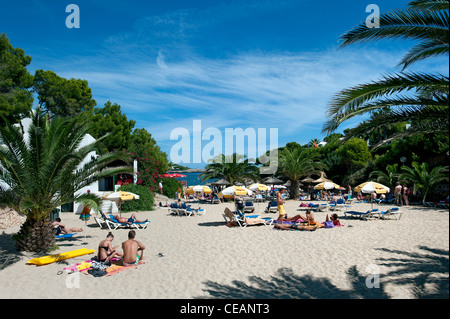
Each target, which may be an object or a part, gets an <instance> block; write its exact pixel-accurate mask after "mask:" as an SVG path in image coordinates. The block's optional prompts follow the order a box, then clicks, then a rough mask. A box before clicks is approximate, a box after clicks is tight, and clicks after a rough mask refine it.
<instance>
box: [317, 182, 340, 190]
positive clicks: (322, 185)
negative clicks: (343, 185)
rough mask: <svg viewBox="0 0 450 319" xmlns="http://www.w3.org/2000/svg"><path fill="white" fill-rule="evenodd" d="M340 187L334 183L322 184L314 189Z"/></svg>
mask: <svg viewBox="0 0 450 319" xmlns="http://www.w3.org/2000/svg"><path fill="white" fill-rule="evenodd" d="M339 187H340V186H339V185H338V184H335V183H333V182H322V183H320V184H317V185H316V186H314V189H335V188H339Z"/></svg>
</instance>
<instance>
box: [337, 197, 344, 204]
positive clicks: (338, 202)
mask: <svg viewBox="0 0 450 319" xmlns="http://www.w3.org/2000/svg"><path fill="white" fill-rule="evenodd" d="M344 203H345V201H344V200H343V199H342V198H338V200H337V201H336V204H344Z"/></svg>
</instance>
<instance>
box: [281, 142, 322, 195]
mask: <svg viewBox="0 0 450 319" xmlns="http://www.w3.org/2000/svg"><path fill="white" fill-rule="evenodd" d="M318 158H319V154H317V153H312V152H307V151H305V150H303V149H302V148H295V149H285V150H283V152H281V153H280V167H279V169H280V171H281V173H282V174H283V175H284V176H286V177H287V178H289V180H290V181H291V194H293V195H294V196H295V198H297V193H298V180H299V179H300V178H301V177H303V176H309V175H310V174H314V173H317V172H319V171H321V170H323V169H326V168H327V166H326V165H325V164H324V163H322V162H320V161H319V160H318Z"/></svg>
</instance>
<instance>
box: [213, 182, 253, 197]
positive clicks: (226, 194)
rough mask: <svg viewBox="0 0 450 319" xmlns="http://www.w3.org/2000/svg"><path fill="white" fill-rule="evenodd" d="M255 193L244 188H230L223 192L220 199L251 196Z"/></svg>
mask: <svg viewBox="0 0 450 319" xmlns="http://www.w3.org/2000/svg"><path fill="white" fill-rule="evenodd" d="M251 194H253V192H252V191H251V190H249V189H247V188H245V187H242V186H235V185H233V186H230V187H227V188H225V189H224V190H222V191H221V192H220V193H219V194H218V196H219V197H231V196H233V195H238V196H239V195H251Z"/></svg>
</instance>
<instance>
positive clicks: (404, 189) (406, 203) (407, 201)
mask: <svg viewBox="0 0 450 319" xmlns="http://www.w3.org/2000/svg"><path fill="white" fill-rule="evenodd" d="M408 196H409V190H408V186H406V184H404V185H403V200H404V201H405V205H406V206H409V199H408Z"/></svg>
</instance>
